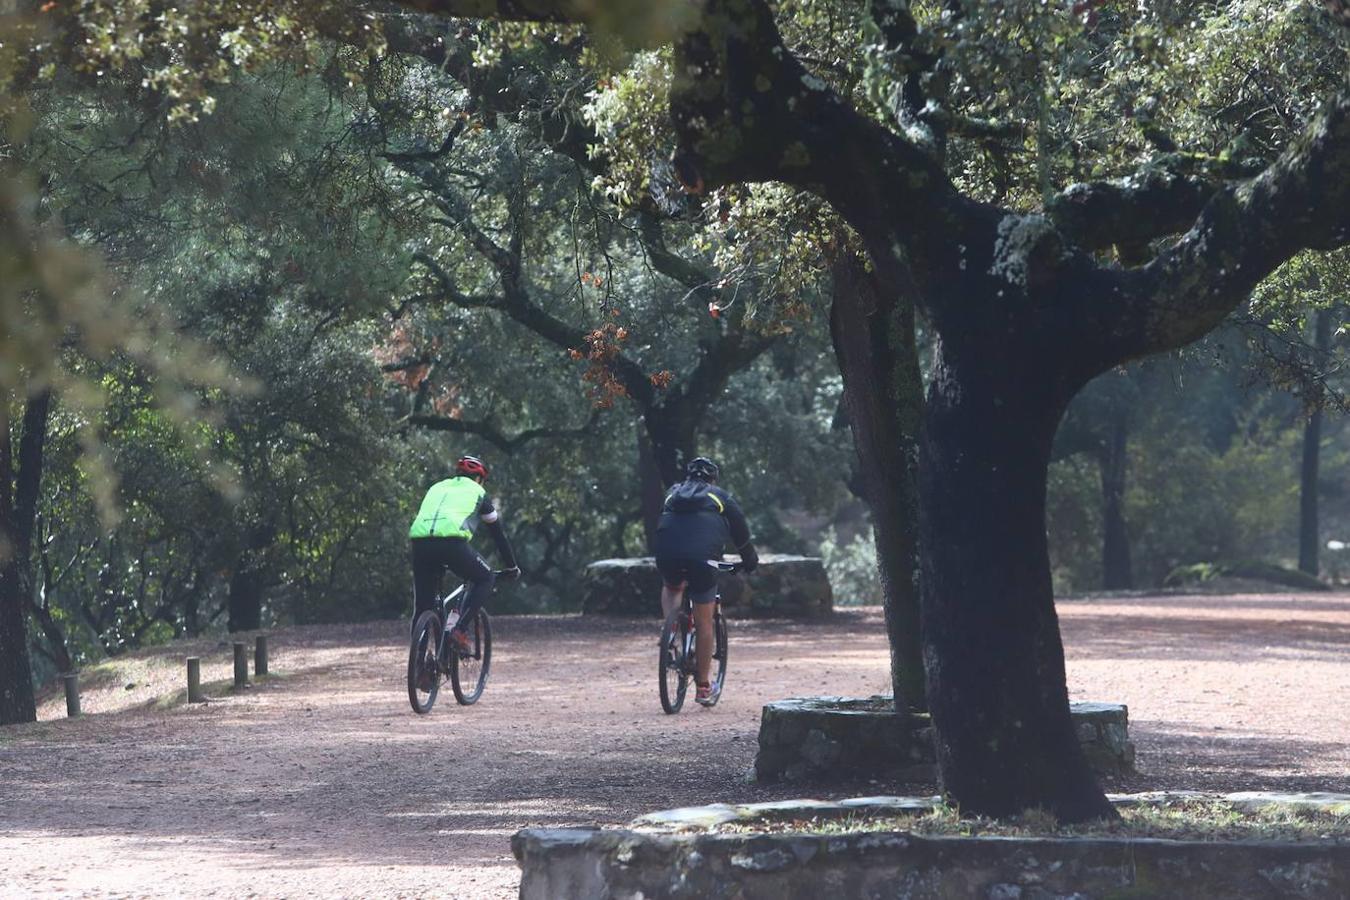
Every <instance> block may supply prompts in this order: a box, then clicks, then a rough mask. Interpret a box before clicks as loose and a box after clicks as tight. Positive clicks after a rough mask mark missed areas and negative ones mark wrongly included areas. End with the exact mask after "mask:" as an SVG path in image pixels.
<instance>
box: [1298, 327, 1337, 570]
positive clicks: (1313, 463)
mask: <svg viewBox="0 0 1350 900" xmlns="http://www.w3.org/2000/svg"><path fill="white" fill-rule="evenodd" d="M1331 317H1332V316H1331V310H1327V309H1320V310H1318V311H1317V316H1316V319H1315V322H1314V325H1313V347H1314V348H1316V349H1317V350H1318V351H1319V352H1320V353H1322V354H1325V353H1326V351H1328V350H1330V349H1331ZM1322 415H1323V413H1322V406H1321V405H1320V404H1319V405H1318V406H1317V408H1316V409H1314V410H1313V411H1312V414H1311V415H1310V416H1309V417H1308V424H1307V425H1305V426H1304V428H1303V464H1302V466H1301V467H1300V469H1299V491H1298V567H1299V569H1301V570H1302V571H1304V572H1307V573H1308V574H1309V575H1313V576H1316V575H1317V573H1318V570H1319V568H1320V566H1319V564H1318V556H1319V554H1320V552H1321V549H1322V547H1321V540H1322V539H1321V536H1320V531H1319V528H1318V515H1317V478H1318V467H1319V463H1320V461H1321V454H1322Z"/></svg>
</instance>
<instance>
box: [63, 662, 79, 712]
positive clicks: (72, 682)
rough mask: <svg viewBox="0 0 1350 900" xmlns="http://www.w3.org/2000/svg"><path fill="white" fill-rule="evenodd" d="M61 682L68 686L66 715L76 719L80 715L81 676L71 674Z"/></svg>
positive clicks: (64, 676) (65, 676) (74, 673)
mask: <svg viewBox="0 0 1350 900" xmlns="http://www.w3.org/2000/svg"><path fill="white" fill-rule="evenodd" d="M61 680H62V681H63V682H65V685H66V715H67V716H70V717H71V718H74V717H75V716H78V715H79V714H80V674H79V673H78V672H71V673H70V674H68V675H62V676H61Z"/></svg>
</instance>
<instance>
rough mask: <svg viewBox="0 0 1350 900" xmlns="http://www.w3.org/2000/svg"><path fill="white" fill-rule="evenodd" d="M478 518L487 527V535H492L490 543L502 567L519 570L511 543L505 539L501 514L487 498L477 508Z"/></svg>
mask: <svg viewBox="0 0 1350 900" xmlns="http://www.w3.org/2000/svg"><path fill="white" fill-rule="evenodd" d="M478 518H479V520H480V521H481V522H482V523H483V524H484V525H486V526H487V530H488V534H490V535H492V543H494V544H496V545H497V555H498V556H500V557H501V559H502V566H503V567H504V568H507V569H515V568H519V567H518V565H517V564H516V554H515V551H514V550H512V549H511V541H510V540H508V539H507V537H506V529H505V528H503V527H502V516H501V513H499V512H497V508H496V507H495V506H493V505H492V501H491V500H489V499H488V498H487V497H484V498H483V503H482V505H481V506H480V507H479V508H478Z"/></svg>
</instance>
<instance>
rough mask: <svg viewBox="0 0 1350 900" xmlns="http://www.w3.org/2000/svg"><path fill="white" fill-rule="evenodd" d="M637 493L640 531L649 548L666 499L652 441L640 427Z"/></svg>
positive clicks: (638, 433)
mask: <svg viewBox="0 0 1350 900" xmlns="http://www.w3.org/2000/svg"><path fill="white" fill-rule="evenodd" d="M637 445H638V491H639V493H640V494H641V497H640V499H641V509H642V531H643V533H644V534H645V535H646V537H647V546H648V547H651V546H652V545H653V544H652V542H653V541H654V540H655V539H656V523H657V521H658V520H659V519H660V518H661V507H662V505H663V504H664V503H665V499H666V484H665V479H664V478H662V477H661V469H660V467H659V466H657V463H656V454H655V452H654V451H653V450H652V441H651V438H650V437H648V435H647V432H646V430H645V429H643V428H642V427H641V426H640V425H639V426H638V429H637Z"/></svg>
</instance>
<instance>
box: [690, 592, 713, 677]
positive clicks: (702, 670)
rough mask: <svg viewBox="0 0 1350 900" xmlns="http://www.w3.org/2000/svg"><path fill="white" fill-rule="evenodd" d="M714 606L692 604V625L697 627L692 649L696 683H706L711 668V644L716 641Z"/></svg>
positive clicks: (711, 604)
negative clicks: (696, 669) (696, 672)
mask: <svg viewBox="0 0 1350 900" xmlns="http://www.w3.org/2000/svg"><path fill="white" fill-rule="evenodd" d="M716 606H717V604H716V603H695V604H694V627H695V628H696V629H698V641H697V646H696V647H695V649H694V658H695V660H696V662H697V664H698V674H697V675H696V677H695V679H694V680H695V681H696V682H697V683H698V684H707V683H708V673H709V672H710V671H711V670H712V655H713V645H714V644H716V643H717V637H716V635H714V634H713V610H714V609H715V608H716Z"/></svg>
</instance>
